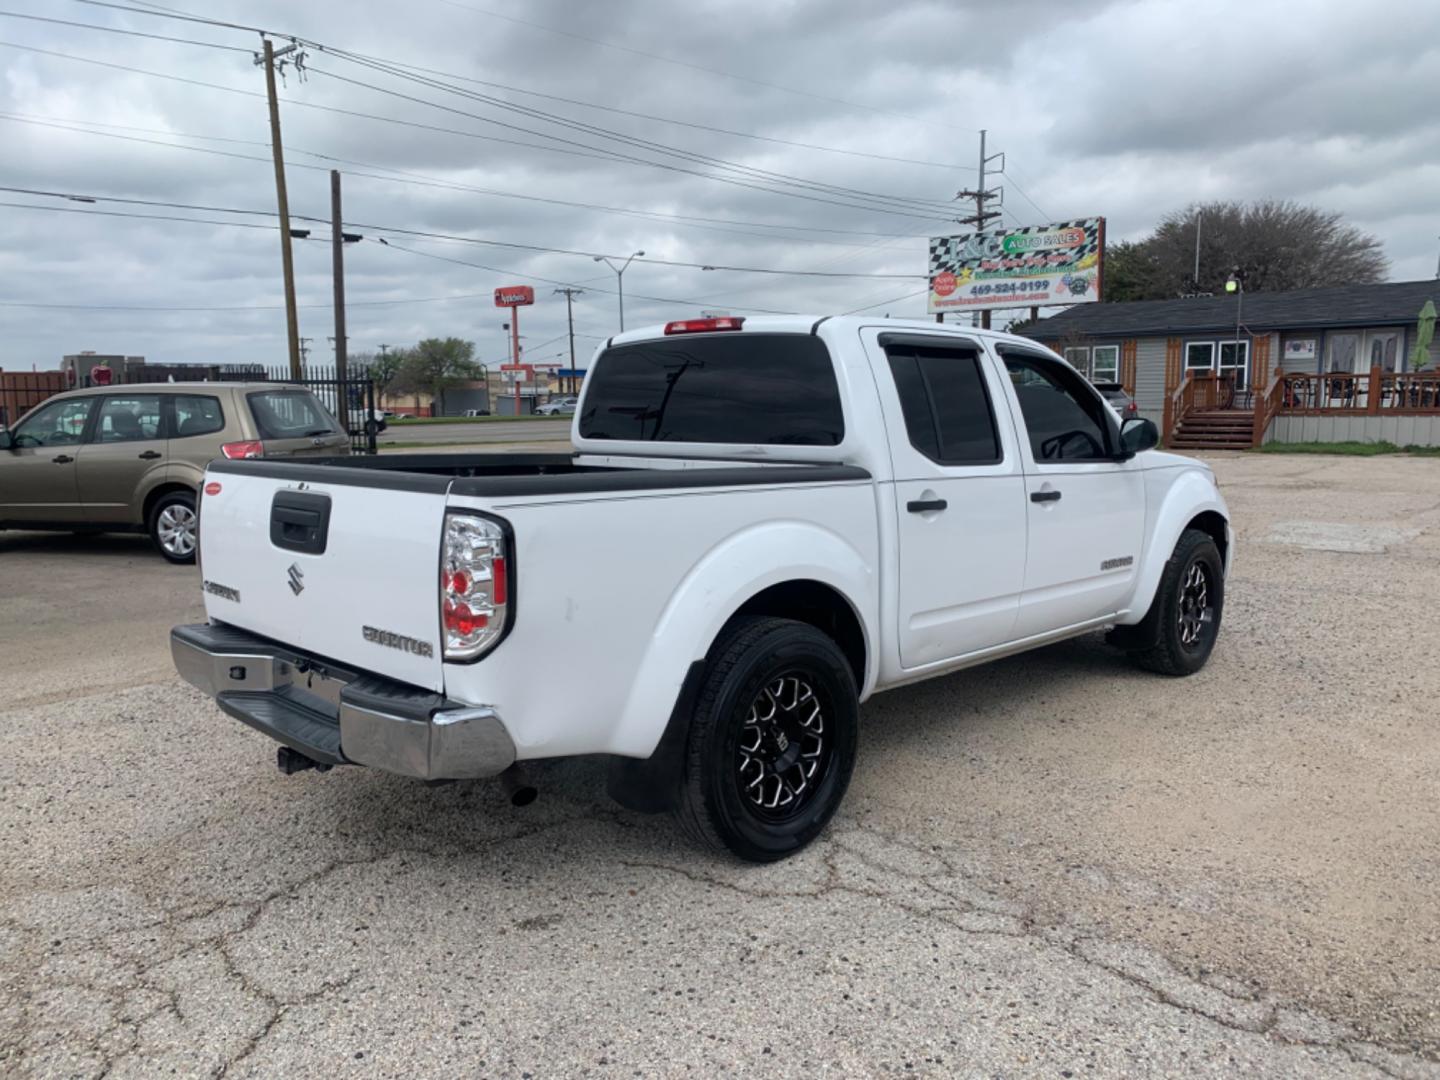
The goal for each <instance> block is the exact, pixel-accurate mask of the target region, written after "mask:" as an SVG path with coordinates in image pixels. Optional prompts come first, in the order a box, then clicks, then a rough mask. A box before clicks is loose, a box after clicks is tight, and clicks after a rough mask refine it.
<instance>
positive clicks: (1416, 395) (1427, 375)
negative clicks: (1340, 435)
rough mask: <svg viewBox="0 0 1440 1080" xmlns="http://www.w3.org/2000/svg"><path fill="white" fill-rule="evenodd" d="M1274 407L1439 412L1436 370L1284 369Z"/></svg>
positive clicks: (1288, 411) (1300, 411) (1300, 412)
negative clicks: (1314, 371)
mask: <svg viewBox="0 0 1440 1080" xmlns="http://www.w3.org/2000/svg"><path fill="white" fill-rule="evenodd" d="M1280 378H1281V383H1282V386H1281V390H1280V404H1279V407H1278V409H1277V412H1278V413H1279V414H1281V415H1291V416H1327V415H1328V416H1333V415H1342V416H1345V415H1348V416H1382V415H1386V416H1397V415H1398V416H1432V415H1436V414H1440V371H1419V372H1415V371H1411V372H1395V371H1385V370H1384V369H1382V368H1378V367H1374V368H1371V369H1370V370H1369V371H1368V372H1360V373H1351V372H1344V371H1331V372H1324V373H1322V374H1318V375H1317V374H1299V373H1293V372H1287V373H1284V374H1282V375H1281V376H1280Z"/></svg>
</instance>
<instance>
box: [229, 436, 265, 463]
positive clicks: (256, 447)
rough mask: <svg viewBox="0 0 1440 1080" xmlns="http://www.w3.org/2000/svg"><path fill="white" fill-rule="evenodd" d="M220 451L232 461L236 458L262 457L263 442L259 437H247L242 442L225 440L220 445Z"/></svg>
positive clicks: (263, 453) (263, 452)
mask: <svg viewBox="0 0 1440 1080" xmlns="http://www.w3.org/2000/svg"><path fill="white" fill-rule="evenodd" d="M220 452H221V453H222V454H224V455H225V456H226V457H227V458H230V459H231V460H232V461H233V460H235V459H237V458H256V457H264V456H265V444H264V443H263V442H261V441H260V440H259V439H247V440H245V441H244V442H227V443H224V444H222V445H221V447H220Z"/></svg>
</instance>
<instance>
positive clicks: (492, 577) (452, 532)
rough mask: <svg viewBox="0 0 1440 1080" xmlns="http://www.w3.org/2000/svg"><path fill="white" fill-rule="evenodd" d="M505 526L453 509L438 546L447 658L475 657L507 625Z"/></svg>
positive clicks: (509, 593)
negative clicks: (439, 549)
mask: <svg viewBox="0 0 1440 1080" xmlns="http://www.w3.org/2000/svg"><path fill="white" fill-rule="evenodd" d="M513 566H514V564H513V562H512V560H511V558H510V531H509V529H508V528H506V526H505V525H504V523H502V522H501V521H499V520H497V519H495V518H491V517H485V516H482V515H480V514H473V513H464V512H455V511H452V512H450V513H448V514H446V515H445V540H444V544H443V545H442V547H441V551H440V625H441V629H442V631H443V634H444V639H445V645H444V658H445V659H446V660H459V661H468V660H478V659H479V658H480V657H481V656H483V655H485V654H486V653H487V652H489V651H490V650H491V649H493V648H494V647H495V646H496V645H498V644H499V643H500V639H501V638H502V637H504V636H505V632H506V631H507V630H508V629H509V628H510V612H511V610H512V600H513V597H514V588H513V586H514V580H513V576H512V575H513V572H514V571H513Z"/></svg>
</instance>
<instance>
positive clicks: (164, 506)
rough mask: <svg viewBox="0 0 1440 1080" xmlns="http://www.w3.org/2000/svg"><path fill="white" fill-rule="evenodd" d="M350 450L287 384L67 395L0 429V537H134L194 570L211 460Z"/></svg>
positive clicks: (316, 404) (309, 397) (145, 387)
mask: <svg viewBox="0 0 1440 1080" xmlns="http://www.w3.org/2000/svg"><path fill="white" fill-rule="evenodd" d="M349 452H350V437H349V436H348V435H347V434H346V433H345V430H344V429H343V428H342V427H341V426H340V425H339V424H338V423H336V421H335V418H334V417H333V416H331V415H330V413H329V412H328V411H327V410H326V409H325V407H324V406H323V405H321V404H320V401H319V399H317V398H316V397H315V395H314V394H312V393H311V392H310V391H309V390H306V389H304V388H302V387H297V386H289V385H286V384H285V383H155V384H142V385H135V386H104V387H93V388H91V389H88V390H71V391H68V392H66V393H63V394H56V395H55V396H54V397H52V398H48V399H46V400H45V401H43V402H41V403H40V404H39V405H37V406H35V408H33V409H31V410H30V411H29V412H28V413H26V414H25V416H24V417H23V418H22V419H21V420H20V421H19V423H17V424H16V425H15V426H14V427H13V428H11V429H9V430H8V431H6V430H3V429H0V529H47V530H73V531H75V532H105V531H115V532H121V531H125V532H137V531H143V532H148V533H149V534H150V537H151V538H152V539H153V540H154V541H155V546H156V547H157V548H159V549H160V554H162V555H164V556H165V558H167V559H169V560H170V561H171V562H176V563H188V562H193V561H194V559H195V497H196V494H197V493H198V491H199V487H200V484H201V481H202V480H203V478H204V475H205V464H206V463H207V462H208V461H210V460H211V459H212V458H217V457H222V456H223V457H228V458H252V457H267V458H269V457H298V456H305V455H310V456H322V455H323V456H327V457H330V456H334V455H337V454H348V453H349Z"/></svg>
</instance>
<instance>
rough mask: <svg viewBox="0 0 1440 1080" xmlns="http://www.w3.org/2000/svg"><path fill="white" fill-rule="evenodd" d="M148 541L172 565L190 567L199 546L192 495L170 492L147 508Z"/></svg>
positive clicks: (184, 492)
mask: <svg viewBox="0 0 1440 1080" xmlns="http://www.w3.org/2000/svg"><path fill="white" fill-rule="evenodd" d="M148 524H149V531H150V539H151V540H152V541H153V542H154V544H155V547H156V548H157V549H159V551H160V554H161V555H164V556H165V558H166V559H168V560H169V561H170V562H172V563H193V562H194V561H195V547H196V544H197V543H198V539H199V536H198V533H197V531H196V530H197V524H198V519H197V518H196V516H195V493H194V492H193V491H171V492H169V493H168V494H165V495H162V496H160V498H158V499H156V500H155V505H154V506H152V507H151V508H150V521H149V522H148Z"/></svg>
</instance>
